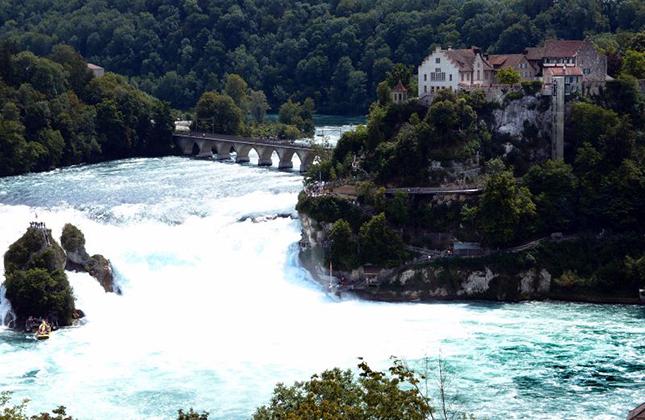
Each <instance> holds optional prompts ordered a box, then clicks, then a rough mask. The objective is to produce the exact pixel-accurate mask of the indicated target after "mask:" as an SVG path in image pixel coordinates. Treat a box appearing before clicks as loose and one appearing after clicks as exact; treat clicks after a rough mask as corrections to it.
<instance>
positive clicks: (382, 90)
mask: <svg viewBox="0 0 645 420" xmlns="http://www.w3.org/2000/svg"><path fill="white" fill-rule="evenodd" d="M376 98H377V100H378V103H379V105H381V106H386V105H388V104H389V103H391V102H392V89H391V88H390V85H388V83H387V82H386V81H382V82H381V83H379V84H378V87H377V88H376Z"/></svg>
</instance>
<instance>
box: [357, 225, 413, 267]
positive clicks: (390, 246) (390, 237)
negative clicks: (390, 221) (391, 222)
mask: <svg viewBox="0 0 645 420" xmlns="http://www.w3.org/2000/svg"><path fill="white" fill-rule="evenodd" d="M359 238H360V244H361V260H362V261H363V262H366V263H372V264H377V265H380V266H383V267H396V266H397V265H398V264H400V263H401V261H402V260H403V258H404V257H405V251H404V250H403V243H402V242H401V238H399V237H398V236H397V234H396V233H395V232H394V231H393V230H392V229H390V228H389V227H388V226H387V220H386V218H385V214H384V213H381V214H379V215H377V216H374V217H372V219H371V220H370V221H368V222H366V223H365V224H364V225H363V226H361V229H360V231H359Z"/></svg>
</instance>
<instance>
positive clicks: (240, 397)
mask: <svg viewBox="0 0 645 420" xmlns="http://www.w3.org/2000/svg"><path fill="white" fill-rule="evenodd" d="M301 180H302V178H301V177H300V176H299V175H297V174H296V173H288V172H279V171H277V170H274V169H261V168H257V167H254V166H252V165H251V166H239V165H236V164H232V163H218V162H212V161H204V160H195V159H190V158H176V157H170V158H163V159H130V160H122V161H117V162H111V163H105V164H98V165H89V166H79V167H73V168H67V169H63V170H56V171H53V172H49V173H42V174H31V175H26V176H18V177H11V178H4V179H0V250H2V251H4V250H6V249H7V247H8V246H9V244H11V243H12V242H14V241H15V240H16V239H18V238H19V237H20V236H21V235H22V234H23V233H24V231H25V229H26V227H27V225H28V223H29V222H30V221H31V220H33V218H34V214H35V213H37V214H38V218H39V219H38V220H41V221H44V222H46V223H47V225H48V227H50V228H51V229H52V230H53V232H54V235H55V236H56V237H59V236H60V232H61V230H62V227H63V225H64V224H65V223H66V222H73V223H75V224H76V225H77V226H78V227H80V228H81V229H82V230H83V232H84V233H85V237H86V239H87V248H88V251H89V252H90V254H93V253H101V254H104V255H105V256H107V257H108V258H110V259H111V261H112V263H113V265H114V267H115V269H116V271H117V277H118V279H117V280H118V282H119V284H120V286H121V288H122V289H123V295H122V296H116V295H112V294H106V293H104V292H103V290H102V289H101V288H100V286H99V285H98V284H97V282H96V281H94V280H93V279H92V278H91V277H89V276H88V275H86V274H78V273H68V274H69V277H70V281H71V283H72V286H73V287H74V293H75V296H76V299H77V306H78V307H79V308H81V309H83V310H84V311H85V312H86V314H87V318H86V323H85V325H83V326H80V327H73V328H66V329H63V330H61V331H58V332H56V333H55V334H54V335H53V336H52V338H51V339H50V340H48V341H47V342H37V341H35V340H34V339H32V338H31V337H28V336H25V335H24V334H20V333H15V332H12V331H10V330H9V329H7V328H4V327H0V390H11V391H13V392H14V401H18V400H20V399H22V398H29V399H31V400H32V401H31V403H30V405H29V407H30V410H31V411H32V412H39V411H45V410H51V409H52V408H54V407H55V406H57V405H60V404H62V405H65V406H67V408H68V412H69V413H71V414H72V415H74V416H75V417H78V418H80V419H170V418H174V417H173V416H175V414H176V411H177V410H178V409H179V408H188V407H194V408H196V409H198V410H206V411H209V412H210V413H211V418H213V419H232V420H237V419H247V418H249V417H250V416H251V415H252V414H253V412H254V409H255V407H257V406H259V405H261V404H264V403H266V402H268V399H269V397H270V395H271V391H272V389H273V387H274V385H275V384H276V383H277V382H286V383H292V382H293V381H295V380H304V379H307V378H308V377H309V376H310V375H311V374H313V373H316V372H320V371H322V370H324V369H326V368H331V367H334V366H338V367H342V368H351V367H353V366H355V365H356V363H357V359H356V358H357V357H359V356H360V357H364V358H365V359H366V361H367V362H368V363H370V365H372V366H375V367H379V368H385V367H387V366H388V358H389V357H390V356H391V355H396V356H399V357H403V358H405V359H407V360H410V361H414V360H418V359H420V358H422V357H424V356H429V357H437V356H438V355H441V357H442V359H443V360H445V362H446V363H447V364H448V366H449V371H450V376H451V385H450V387H451V390H452V391H453V392H455V393H458V394H459V397H458V398H457V401H458V402H459V404H460V407H461V408H462V409H463V410H465V411H468V412H472V413H475V414H476V415H477V416H478V418H489V419H491V420H493V419H520V418H531V419H623V418H625V416H626V413H627V411H628V410H630V409H632V408H634V407H635V406H636V405H637V404H639V403H641V402H643V401H645V308H643V307H636V306H620V305H614V306H600V305H585V304H572V303H571V304H570V303H552V302H534V303H521V304H501V303H473V302H458V303H430V304H389V303H373V302H365V301H359V300H344V301H341V302H335V301H333V300H331V299H329V298H328V297H327V296H326V295H325V293H323V291H321V290H320V288H319V287H318V286H317V285H316V284H315V283H313V282H312V281H311V279H310V277H309V275H308V273H307V272H306V271H305V270H303V269H302V268H301V267H299V265H298V262H297V253H298V248H297V242H298V240H299V239H300V224H299V222H298V220H295V219H289V218H278V219H275V220H265V221H260V222H257V220H256V222H257V223H256V222H254V221H252V220H251V219H246V220H245V221H240V220H241V219H243V218H244V217H245V216H267V215H274V214H279V213H291V214H293V213H294V212H295V209H294V208H295V204H296V200H297V194H298V191H299V190H300V189H301ZM0 268H1V267H0ZM9 310H10V308H9V306H8V303H7V301H6V300H2V302H0V316H2V315H6V313H7V312H8V311H9Z"/></svg>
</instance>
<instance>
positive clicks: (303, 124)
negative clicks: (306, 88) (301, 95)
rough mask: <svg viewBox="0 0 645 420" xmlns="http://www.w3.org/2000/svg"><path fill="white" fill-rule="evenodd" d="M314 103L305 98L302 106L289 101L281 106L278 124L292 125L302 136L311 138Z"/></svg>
mask: <svg viewBox="0 0 645 420" xmlns="http://www.w3.org/2000/svg"><path fill="white" fill-rule="evenodd" d="M314 110H315V106H314V102H313V100H312V99H311V98H307V99H306V100H305V102H303V103H302V104H301V103H299V102H292V101H291V99H289V100H288V101H287V102H285V103H284V104H282V106H281V107H280V111H279V114H278V122H280V123H282V124H287V125H293V126H295V127H297V128H298V130H300V131H301V132H303V133H304V134H306V135H308V136H311V135H313V133H314Z"/></svg>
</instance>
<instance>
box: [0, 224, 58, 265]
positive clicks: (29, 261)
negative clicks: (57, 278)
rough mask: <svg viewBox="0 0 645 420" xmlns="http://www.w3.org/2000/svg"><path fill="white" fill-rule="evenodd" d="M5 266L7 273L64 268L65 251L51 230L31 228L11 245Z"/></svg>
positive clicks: (6, 254) (5, 257)
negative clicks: (33, 269)
mask: <svg viewBox="0 0 645 420" xmlns="http://www.w3.org/2000/svg"><path fill="white" fill-rule="evenodd" d="M48 244H49V245H48ZM4 268H5V271H6V272H7V273H11V272H13V271H15V270H27V269H30V268H44V269H46V270H55V269H63V268H65V252H64V251H63V249H62V248H61V247H60V245H58V243H57V242H56V241H55V240H54V238H53V237H52V235H51V231H49V230H38V229H34V228H29V229H27V232H26V233H25V234H24V235H23V236H22V237H21V238H20V239H18V240H17V241H16V242H14V243H13V244H11V246H9V250H8V251H7V252H6V253H5V255H4Z"/></svg>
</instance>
